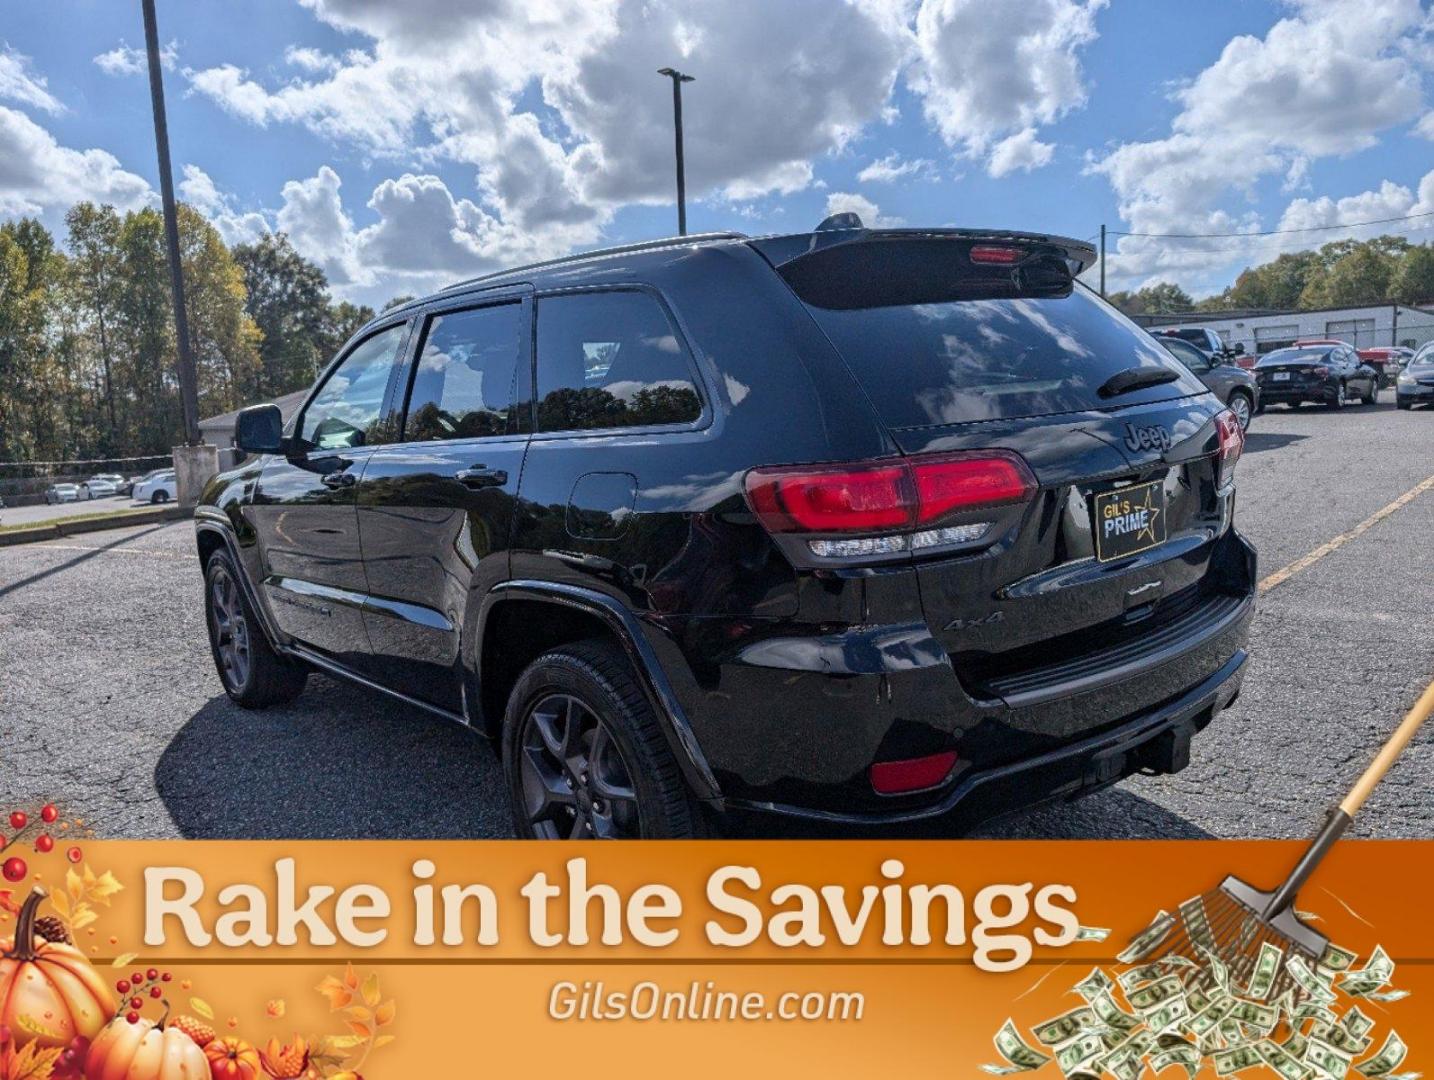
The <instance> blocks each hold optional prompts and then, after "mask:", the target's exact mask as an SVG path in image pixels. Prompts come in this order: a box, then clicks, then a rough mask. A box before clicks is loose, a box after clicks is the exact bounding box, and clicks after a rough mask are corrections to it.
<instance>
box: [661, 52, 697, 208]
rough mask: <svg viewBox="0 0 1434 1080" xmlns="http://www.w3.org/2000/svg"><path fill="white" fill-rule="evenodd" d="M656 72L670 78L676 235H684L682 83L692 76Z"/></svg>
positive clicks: (671, 69)
mask: <svg viewBox="0 0 1434 1080" xmlns="http://www.w3.org/2000/svg"><path fill="white" fill-rule="evenodd" d="M658 74H659V75H666V76H667V77H668V78H669V79H671V80H672V126H673V128H674V129H675V134H676V139H677V235H678V236H686V235H687V179H686V176H685V175H684V174H683V169H682V84H683V83H685V82H692V76H691V75H684V74H682V72H680V71H678V70H677V69H676V68H670V67H665V68H662V69H661V70H659V71H658Z"/></svg>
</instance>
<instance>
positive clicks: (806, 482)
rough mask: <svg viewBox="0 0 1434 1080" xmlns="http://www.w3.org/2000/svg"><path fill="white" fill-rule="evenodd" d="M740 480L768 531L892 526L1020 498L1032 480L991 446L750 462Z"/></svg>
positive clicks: (889, 529) (922, 522)
mask: <svg viewBox="0 0 1434 1080" xmlns="http://www.w3.org/2000/svg"><path fill="white" fill-rule="evenodd" d="M746 487H747V500H748V502H749V503H750V504H751V507H752V510H753V512H754V513H755V514H756V515H757V517H758V518H759V519H760V520H761V522H762V524H763V525H764V526H765V527H766V528H767V530H768V531H769V532H779V533H793V532H797V533H878V532H885V533H891V532H898V531H901V530H903V529H914V528H916V527H918V526H925V525H930V524H932V523H934V522H936V521H939V520H941V519H942V518H945V517H949V516H950V515H952V514H955V513H958V512H961V511H965V510H976V509H980V508H982V507H987V506H1001V505H1005V504H1009V503H1014V502H1023V501H1025V500H1026V499H1028V498H1029V497H1030V496H1031V494H1032V493H1033V492H1034V491H1035V490H1036V480H1035V477H1034V476H1032V475H1031V471H1030V469H1029V468H1028V467H1027V466H1026V463H1025V462H1024V461H1022V460H1021V458H1020V457H1018V456H1017V455H1015V454H1011V453H1005V452H1000V451H997V452H992V453H975V454H952V455H942V456H937V457H928V458H912V459H903V460H900V461H881V462H873V463H871V464H860V465H837V466H828V465H811V466H798V467H792V468H787V467H780V468H763V469H753V470H752V471H751V472H749V473H748V474H747V479H746Z"/></svg>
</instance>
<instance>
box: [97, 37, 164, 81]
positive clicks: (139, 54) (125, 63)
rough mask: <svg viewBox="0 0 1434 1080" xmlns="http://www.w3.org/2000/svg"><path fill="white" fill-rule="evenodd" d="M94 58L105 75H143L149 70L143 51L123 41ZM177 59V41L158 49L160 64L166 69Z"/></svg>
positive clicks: (147, 59) (147, 58)
mask: <svg viewBox="0 0 1434 1080" xmlns="http://www.w3.org/2000/svg"><path fill="white" fill-rule="evenodd" d="M94 59H95V66H96V67H98V68H99V69H100V70H101V71H103V72H104V73H105V74H106V75H144V74H145V73H147V72H148V71H149V57H148V56H147V55H146V54H145V51H144V50H143V49H135V48H131V47H130V46H129V45H128V44H126V43H125V42H124V41H121V42H120V43H119V44H118V45H116V46H115V47H114V48H113V49H110V50H109V51H108V52H102V53H100V54H99V55H98V56H96V57H95V58H94ZM178 60H179V43H178V42H174V41H171V42H170V43H169V44H168V45H165V46H164V47H163V48H161V49H160V50H159V62H160V65H161V66H162V67H164V68H165V69H166V70H173V68H174V65H175V64H176V63H177V62H178Z"/></svg>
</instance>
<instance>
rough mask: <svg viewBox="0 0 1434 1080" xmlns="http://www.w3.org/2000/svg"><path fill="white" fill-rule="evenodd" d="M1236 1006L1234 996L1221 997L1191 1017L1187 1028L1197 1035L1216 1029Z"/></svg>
mask: <svg viewBox="0 0 1434 1080" xmlns="http://www.w3.org/2000/svg"><path fill="white" fill-rule="evenodd" d="M1234 1007H1235V999H1234V998H1228V997H1224V998H1220V999H1219V1000H1218V1001H1215V1002H1213V1003H1212V1004H1210V1005H1209V1006H1207V1007H1206V1008H1204V1009H1202V1010H1201V1011H1200V1012H1198V1013H1196V1014H1195V1015H1194V1016H1192V1017H1191V1018H1190V1023H1188V1024H1186V1025H1185V1026H1186V1028H1188V1029H1189V1031H1190V1033H1191V1034H1192V1035H1195V1036H1202V1035H1205V1034H1207V1033H1209V1032H1211V1031H1214V1030H1215V1029H1216V1028H1217V1027H1219V1025H1220V1021H1222V1020H1224V1019H1225V1017H1227V1016H1229V1015H1230V1010H1232V1009H1233V1008H1234Z"/></svg>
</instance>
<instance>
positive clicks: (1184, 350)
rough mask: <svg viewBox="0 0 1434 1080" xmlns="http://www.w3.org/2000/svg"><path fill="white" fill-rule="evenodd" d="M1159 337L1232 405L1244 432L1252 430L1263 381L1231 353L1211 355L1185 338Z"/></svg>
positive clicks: (1222, 398)
mask: <svg viewBox="0 0 1434 1080" xmlns="http://www.w3.org/2000/svg"><path fill="white" fill-rule="evenodd" d="M1156 340H1158V341H1159V342H1160V344H1161V345H1163V346H1165V348H1166V349H1167V350H1169V352H1170V354H1171V355H1172V356H1174V357H1175V359H1177V360H1179V361H1180V362H1181V363H1182V364H1184V365H1185V366H1186V367H1188V368H1189V369H1190V370H1191V371H1193V372H1194V373H1195V377H1196V378H1197V379H1199V380H1200V381H1201V382H1202V383H1204V384H1205V385H1206V386H1207V387H1209V388H1210V392H1211V393H1212V394H1214V395H1215V396H1216V397H1218V398H1219V399H1220V400H1221V401H1223V402H1224V403H1225V404H1226V405H1228V406H1229V407H1230V411H1231V412H1232V413H1234V414H1235V419H1236V420H1238V421H1240V430H1241V431H1248V430H1249V429H1250V420H1251V418H1252V417H1253V416H1254V415H1255V413H1256V412H1257V411H1258V410H1259V408H1260V384H1259V381H1258V380H1257V379H1256V378H1255V376H1254V375H1253V374H1252V373H1251V372H1249V371H1246V370H1245V369H1244V368H1242V367H1237V366H1236V365H1235V363H1234V362H1233V359H1232V358H1231V357H1230V356H1229V355H1228V354H1225V353H1220V354H1216V355H1214V356H1211V355H1209V354H1208V353H1206V352H1205V351H1204V350H1203V349H1199V348H1196V347H1195V346H1194V345H1192V344H1190V342H1188V341H1185V340H1184V339H1183V338H1177V337H1171V336H1169V335H1162V336H1160V337H1158V338H1157V339H1156Z"/></svg>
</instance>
